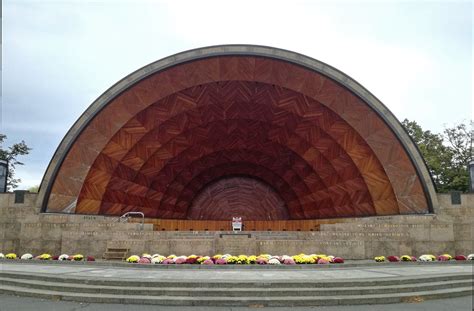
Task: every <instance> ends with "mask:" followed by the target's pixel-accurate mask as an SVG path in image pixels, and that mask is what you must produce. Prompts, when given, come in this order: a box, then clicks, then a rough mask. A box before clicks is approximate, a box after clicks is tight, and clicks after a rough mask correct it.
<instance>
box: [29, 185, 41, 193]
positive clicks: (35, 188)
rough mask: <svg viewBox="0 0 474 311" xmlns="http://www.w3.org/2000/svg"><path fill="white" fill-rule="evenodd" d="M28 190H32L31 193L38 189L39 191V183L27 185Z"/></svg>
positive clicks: (36, 191)
mask: <svg viewBox="0 0 474 311" xmlns="http://www.w3.org/2000/svg"><path fill="white" fill-rule="evenodd" d="M28 191H29V192H32V193H38V191H39V185H34V186H32V187H29V188H28Z"/></svg>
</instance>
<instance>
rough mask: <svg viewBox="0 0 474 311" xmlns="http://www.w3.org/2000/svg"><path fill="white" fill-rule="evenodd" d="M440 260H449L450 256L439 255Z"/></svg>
mask: <svg viewBox="0 0 474 311" xmlns="http://www.w3.org/2000/svg"><path fill="white" fill-rule="evenodd" d="M438 261H449V257H448V256H443V255H441V256H438Z"/></svg>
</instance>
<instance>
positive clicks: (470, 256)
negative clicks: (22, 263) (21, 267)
mask: <svg viewBox="0 0 474 311" xmlns="http://www.w3.org/2000/svg"><path fill="white" fill-rule="evenodd" d="M0 255H1V254H0ZM0 258H2V257H1V256H0ZM467 260H474V254H469V255H468V256H467Z"/></svg>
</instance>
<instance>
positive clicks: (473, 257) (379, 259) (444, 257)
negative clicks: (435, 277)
mask: <svg viewBox="0 0 474 311" xmlns="http://www.w3.org/2000/svg"><path fill="white" fill-rule="evenodd" d="M374 260H375V262H384V261H386V260H388V261H390V262H399V261H421V262H428V261H450V260H457V261H462V260H474V254H470V255H468V256H465V255H456V256H454V257H453V256H451V255H450V254H442V255H439V256H435V255H431V254H424V255H421V256H420V257H418V258H416V257H414V256H410V255H402V256H400V257H398V256H387V258H385V257H384V256H378V257H375V258H374Z"/></svg>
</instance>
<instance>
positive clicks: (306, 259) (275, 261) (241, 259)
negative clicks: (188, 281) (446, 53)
mask: <svg viewBox="0 0 474 311" xmlns="http://www.w3.org/2000/svg"><path fill="white" fill-rule="evenodd" d="M149 259H150V260H149ZM125 261H126V262H129V263H138V264H148V263H152V264H164V265H169V264H176V265H182V264H200V265H214V264H216V265H254V264H257V265H295V264H297V263H298V264H341V263H344V259H343V258H341V257H334V256H327V255H324V254H319V255H318V254H310V255H306V254H298V255H294V256H288V255H283V256H273V255H270V254H260V255H258V256H257V255H250V256H247V255H238V256H233V255H230V254H224V255H221V254H216V255H214V256H197V255H190V256H176V255H174V254H173V255H169V256H166V257H165V256H162V255H160V254H155V255H153V256H150V255H148V254H143V255H142V256H138V255H132V256H130V257H128V258H127V259H126V260H125Z"/></svg>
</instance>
